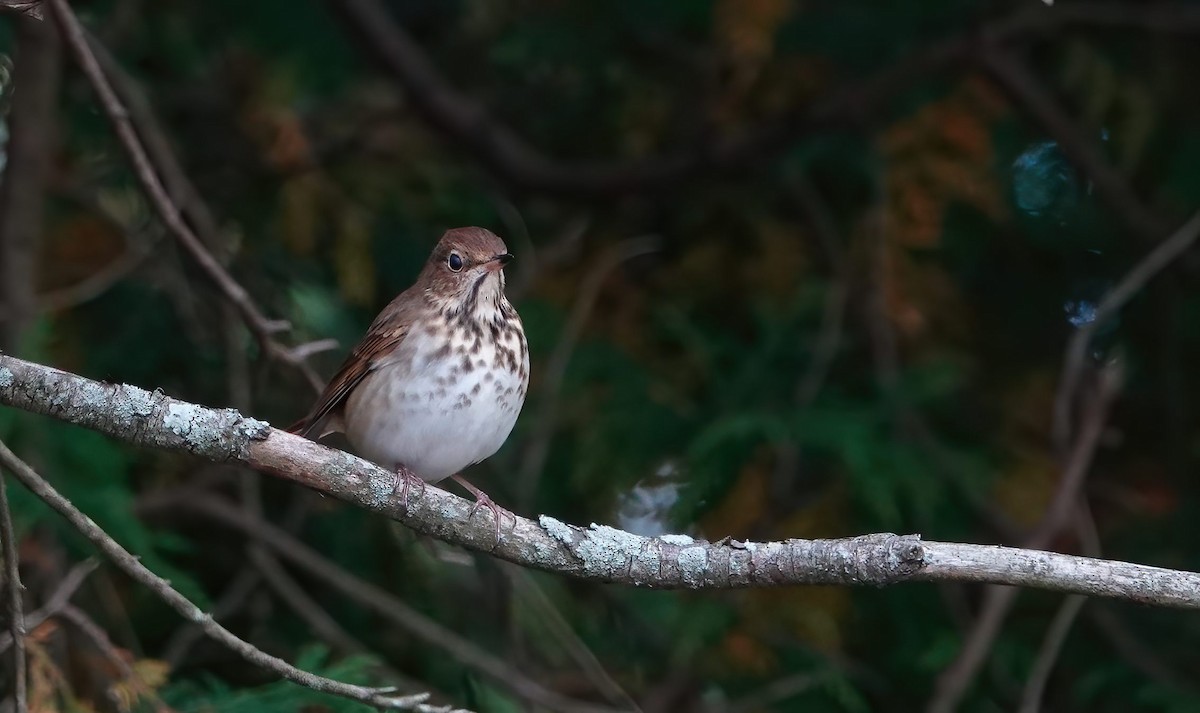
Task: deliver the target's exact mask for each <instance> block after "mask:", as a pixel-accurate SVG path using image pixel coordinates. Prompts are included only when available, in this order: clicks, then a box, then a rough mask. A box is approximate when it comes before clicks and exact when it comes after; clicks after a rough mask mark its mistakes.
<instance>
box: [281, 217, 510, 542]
mask: <svg viewBox="0 0 1200 713" xmlns="http://www.w3.org/2000/svg"><path fill="white" fill-rule="evenodd" d="M512 258H513V256H512V255H511V254H509V252H508V248H507V247H506V246H505V245H504V241H502V240H501V239H500V238H499V237H497V236H496V235H495V234H493V233H491V232H490V231H487V230H484V229H483V228H456V229H454V230H449V231H447V232H446V233H445V235H443V236H442V239H441V240H439V241H438V244H437V247H435V248H434V249H433V254H432V255H430V256H429V261H428V262H426V263H425V268H424V269H423V270H422V271H421V274H420V275H419V276H418V277H417V281H416V283H415V284H414V285H413V286H412V287H410V288H408V289H407V290H405V291H404V292H401V293H400V295H399V296H398V297H396V299H394V300H392V302H391V304H389V305H388V306H387V307H385V308H384V309H383V311H382V312H380V313H379V316H378V317H376V318H375V321H374V322H372V323H371V326H370V328H369V329H368V330H367V334H366V336H365V337H363V339H362V341H361V342H359V343H358V345H357V346H355V347H354V349H353V350H352V351H351V352H350V356H349V357H347V359H346V361H345V363H343V364H342V367H341V368H340V369H339V370H338V372H337V374H335V375H334V377H333V379H331V380H330V381H329V384H328V385H327V386H326V387H325V391H324V392H323V393H322V394H321V396H320V398H318V399H317V403H316V406H314V407H313V409H312V411H310V412H309V414H308V415H307V416H306V417H304V418H303V419H302V420H300V421H299V422H297V423H296V424H294V425H293V426H292V427H291V428H290V429H289V430H290V431H292V432H293V433H299V434H301V435H303V436H310V435H312V434H316V435H317V437H321V436H325V435H327V434H329V433H335V432H342V433H345V434H346V438H347V439H348V440H349V441H350V444H351V446H353V447H354V449H355V450H356V451H357V452H358V453H359V454H360V455H362V456H363V457H364V458H367V459H369V460H372V461H374V462H376V463H378V464H380V465H382V466H383V467H385V468H389V469H394V470H395V472H396V476H397V487H398V488H401V489H402V492H403V498H404V501H405V507H407V505H408V490H409V486H410V484H414V483H416V484H420V486H421V487H424V483H426V482H428V483H436V482H438V481H440V480H443V479H445V478H447V477H450V478H453V479H454V480H455V481H457V482H458V483H460V484H461V485H462V486H463V487H464V488H466V489H467V490H469V491H470V492H471V493H472V494H473V495H474V496H475V506H474V507H473V508H472V509H471V514H472V515H474V514H475V511H476V510H478V509H479V507H480V506H481V505H482V506H484V507H487V508H488V509H490V510H491V511H492V514H493V516H494V517H495V522H496V540H497V542H498V541H499V540H500V521H501V516H502V515H507V516H509V517H513V515H512V513H509V512H507V511H506V510H504V509H503V508H501V507H500V506H498V505H496V503H495V502H493V501H492V499H491V498H490V497H488V496H487V495H486V494H485V493H483V491H481V490H479V489H478V488H476V487H475V486H473V485H471V484H470V483H468V482H467V481H466V480H465V479H464V478H463V477H462V476H461V475H460V474H459V471H461V470H462V469H463V468H466V467H467V466H470V465H473V464H475V463H478V462H480V461H482V460H483V459H485V458H488V457H489V456H491V455H492V454H493V453H495V452H496V451H497V450H499V449H500V446H501V445H503V444H504V441H505V440H506V439H507V438H508V434H509V433H510V432H511V431H512V428H513V425H514V424H515V423H516V421H517V414H519V413H520V412H521V406H522V404H524V402H525V391H526V388H527V387H528V385H529V349H528V346H527V345H526V342H525V330H524V328H523V327H522V326H521V318H520V317H518V316H517V311H516V310H515V309H513V306H512V304H510V303H509V301H508V299H507V298H505V296H504V272H503V268H504V266H505V265H507V264H508V262H509V261H510V260H512Z"/></svg>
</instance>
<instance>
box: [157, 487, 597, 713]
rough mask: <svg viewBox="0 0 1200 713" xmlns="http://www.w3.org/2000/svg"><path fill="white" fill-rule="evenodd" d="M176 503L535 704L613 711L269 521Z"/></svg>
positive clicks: (208, 504) (207, 500) (209, 505)
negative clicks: (514, 662) (558, 688)
mask: <svg viewBox="0 0 1200 713" xmlns="http://www.w3.org/2000/svg"><path fill="white" fill-rule="evenodd" d="M178 505H179V506H181V507H183V508H185V509H188V510H192V511H195V512H197V513H200V514H202V515H204V516H206V517H209V518H211V519H213V520H216V521H217V522H220V523H221V524H223V525H225V526H227V527H232V528H234V529H237V530H239V531H241V532H242V533H243V534H245V535H246V536H247V537H249V538H251V539H252V540H253V541H255V542H257V543H260V544H262V545H264V546H266V547H269V548H270V549H271V550H272V551H273V552H275V553H276V554H278V555H279V556H280V557H282V558H284V559H285V560H288V561H289V562H291V563H292V564H293V565H295V566H297V567H299V568H301V569H303V570H305V571H307V572H308V573H309V574H310V575H312V576H313V577H314V578H315V579H316V580H317V581H320V582H323V583H325V584H326V585H327V586H329V587H332V588H333V589H336V590H337V591H339V592H341V593H342V594H343V595H345V596H346V597H348V598H350V599H352V600H354V601H356V602H358V603H359V604H361V605H363V606H365V607H367V608H368V609H370V610H372V611H374V612H376V613H377V614H379V615H380V616H383V617H385V618H387V619H388V620H390V621H391V622H392V623H393V624H395V625H396V626H398V627H400V628H401V629H403V630H405V631H407V632H408V633H409V634H411V635H412V636H415V637H417V638H419V639H421V640H423V641H425V642H426V643H428V644H431V645H433V646H436V647H438V648H439V649H441V650H443V651H445V652H446V653H447V654H449V655H450V656H453V657H454V658H455V659H456V660H458V661H460V662H462V663H463V664H464V665H465V666H468V667H470V668H471V669H473V670H475V671H478V672H479V673H481V674H483V675H485V676H487V677H488V678H489V679H491V680H493V681H494V682H496V683H497V684H499V685H501V686H503V687H504V688H506V689H508V690H509V691H511V692H512V693H514V694H515V695H517V696H519V697H521V698H522V699H524V700H527V701H529V702H531V703H533V704H535V705H538V706H542V707H544V708H548V709H550V710H555V711H561V712H562V713H613V710H612V709H611V708H605V707H603V706H596V705H592V704H588V703H583V702H580V701H574V700H571V699H569V698H566V697H565V696H562V695H560V694H558V693H555V692H554V691H551V690H549V689H547V688H546V687H544V686H542V684H540V683H538V682H537V681H535V680H533V679H531V678H529V677H527V676H525V674H523V673H521V672H520V671H518V670H517V669H515V668H513V667H512V666H509V665H508V664H507V663H506V662H505V661H503V660H502V659H500V658H498V657H496V656H494V655H492V654H491V653H489V652H487V651H486V650H484V649H482V648H480V647H479V646H477V645H476V644H474V643H473V642H471V641H469V640H467V639H465V638H463V637H462V636H460V635H458V634H456V633H455V632H453V631H451V630H449V629H447V628H445V627H444V626H442V625H441V624H438V623H437V622H435V621H433V620H431V619H429V618H428V617H426V616H425V615H423V614H421V613H420V612H418V611H417V610H415V609H413V608H412V607H410V606H408V605H407V604H405V603H404V602H403V601H401V600H400V599H398V598H397V597H395V596H393V595H392V594H390V593H388V592H386V591H384V590H383V589H380V588H379V587H377V586H375V585H374V584H371V583H370V582H367V581H365V580H363V579H360V578H358V577H357V576H355V575H354V574H353V573H351V572H349V571H347V570H345V569H342V568H341V567H339V566H338V565H337V564H335V563H334V562H332V561H330V560H329V559H328V558H326V557H324V556H322V555H321V554H319V553H318V552H316V551H315V550H313V549H311V548H309V547H308V546H307V545H305V544H304V543H302V542H300V541H299V540H297V539H296V538H294V537H292V536H291V535H289V534H287V533H286V532H284V531H283V530H281V529H280V528H278V527H276V526H274V525H272V524H271V523H269V522H266V521H264V520H261V519H259V518H257V517H255V516H253V515H251V514H250V513H248V512H246V511H244V510H242V509H240V508H237V507H235V506H232V505H229V504H226V503H225V502H223V501H222V500H220V499H218V498H214V497H211V496H209V497H199V498H190V499H188V500H186V501H181V502H179V503H178Z"/></svg>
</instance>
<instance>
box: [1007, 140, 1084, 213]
mask: <svg viewBox="0 0 1200 713" xmlns="http://www.w3.org/2000/svg"><path fill="white" fill-rule="evenodd" d="M1012 172H1013V175H1012V182H1013V199H1014V200H1015V201H1016V204H1017V209H1018V210H1020V211H1021V212H1023V213H1025V214H1026V215H1029V216H1033V217H1048V218H1053V219H1055V220H1059V221H1062V220H1064V219H1065V218H1066V217H1067V216H1068V215H1069V214H1070V213H1071V212H1072V211H1074V210H1075V207H1076V206H1077V205H1078V203H1079V179H1078V178H1077V176H1076V175H1075V169H1074V167H1072V166H1071V164H1070V162H1069V161H1067V158H1066V156H1064V155H1063V153H1062V151H1060V150H1059V148H1058V143H1057V142H1055V141H1043V142H1041V143H1037V144H1034V145H1033V146H1031V147H1030V148H1028V149H1026V150H1025V152H1024V153H1022V154H1021V155H1020V156H1018V157H1017V158H1016V160H1015V161H1013V166H1012Z"/></svg>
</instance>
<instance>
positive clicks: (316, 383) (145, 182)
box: [46, 0, 323, 391]
mask: <svg viewBox="0 0 1200 713" xmlns="http://www.w3.org/2000/svg"><path fill="white" fill-rule="evenodd" d="M46 1H47V3H48V4H49V5H50V8H51V11H52V14H53V16H54V20H55V22H56V23H57V24H58V26H59V28H60V29H61V30H62V34H63V37H64V38H65V40H66V43H67V46H68V47H69V48H70V50H71V54H72V55H73V56H74V58H75V61H76V63H77V64H78V65H79V68H80V69H81V70H82V71H83V73H84V75H85V76H86V77H87V79H88V81H89V82H90V83H91V85H92V88H93V89H94V90H95V92H96V94H97V96H98V97H99V99H100V105H101V106H102V107H103V109H104V113H105V114H106V115H107V116H108V119H109V122H110V123H112V126H113V131H114V132H115V133H116V134H117V139H118V140H119V141H120V143H121V146H122V148H123V149H124V150H125V153H126V155H127V156H128V157H129V162H130V163H131V164H132V165H133V172H134V175H135V176H137V179H138V182H139V183H140V184H141V185H142V189H143V190H144V191H145V192H146V195H147V196H148V197H149V198H150V203H151V204H152V205H153V206H154V209H155V211H156V212H157V213H158V215H159V218H160V219H161V220H162V221H163V223H164V224H165V225H166V226H167V229H168V230H169V231H170V232H171V234H172V235H173V236H174V237H175V239H176V240H177V241H178V242H179V244H180V245H182V246H183V248H184V250H186V251H187V252H188V254H189V255H191V257H192V259H193V260H194V261H195V262H196V264H197V265H199V266H200V268H201V269H202V270H203V271H204V273H205V274H206V275H207V276H208V277H209V279H210V280H212V282H213V284H215V285H216V286H217V289H218V290H220V292H221V294H222V295H224V297H225V299H227V300H229V301H230V302H231V303H232V304H233V305H234V306H235V307H236V308H237V310H238V313H239V314H240V315H241V317H242V319H243V321H245V323H246V325H247V326H248V327H249V328H250V331H251V332H252V333H253V334H254V336H255V337H256V338H257V339H258V341H259V343H260V344H261V345H262V348H263V351H265V352H266V353H267V355H268V356H270V357H271V358H273V359H278V360H279V361H281V362H283V363H286V364H288V365H290V366H293V367H295V368H297V369H299V370H300V371H301V373H303V374H304V376H305V377H306V378H307V379H308V381H309V382H310V383H311V384H312V386H313V388H314V389H316V390H318V391H319V390H320V389H321V387H322V386H323V384H322V382H321V380H320V378H318V377H317V375H316V373H315V372H313V370H312V369H311V368H310V367H308V365H307V364H306V363H304V362H303V361H302V360H299V359H298V358H297V355H296V354H294V353H293V352H292V351H290V350H288V349H286V348H285V347H283V346H282V345H281V344H279V343H278V342H277V341H276V340H275V339H274V337H273V335H275V334H277V333H278V332H281V331H284V330H287V329H289V328H290V325H288V323H287V322H285V321H281V320H273V319H269V318H268V317H267V316H266V315H264V314H263V313H262V311H261V310H260V309H259V308H258V306H257V305H256V304H255V303H254V301H253V300H252V299H251V297H250V294H249V293H248V292H247V291H246V289H245V288H243V287H242V286H241V285H240V284H238V282H237V281H236V280H234V279H233V277H232V276H231V275H230V274H229V272H228V271H227V270H226V269H225V267H224V266H223V265H222V264H221V262H220V261H219V260H217V258H216V257H214V256H213V255H212V253H210V252H209V251H208V249H207V248H206V247H205V246H204V243H203V242H202V241H201V240H200V238H199V237H198V236H197V235H196V233H195V232H194V231H193V230H192V229H191V227H189V226H188V224H187V221H185V220H184V219H183V215H182V214H181V213H180V211H179V208H178V207H177V206H176V205H175V203H174V202H173V201H172V200H171V196H170V195H169V194H168V192H167V189H166V188H165V187H164V185H163V182H162V179H161V178H160V176H159V172H158V171H157V170H156V169H155V166H154V164H153V163H152V162H151V160H150V156H149V155H148V154H147V152H146V148H145V145H144V144H143V141H142V139H141V138H139V136H138V133H137V130H136V129H135V128H134V125H133V122H132V121H131V119H130V114H129V111H128V109H126V107H125V105H124V104H123V103H122V102H121V100H120V98H119V97H118V96H117V94H116V92H115V91H114V90H113V87H112V84H111V83H110V82H109V80H108V77H107V76H106V75H105V73H104V70H103V69H102V68H101V67H100V63H99V61H98V60H97V59H96V55H95V53H93V52H92V48H91V46H90V45H89V44H88V40H87V37H86V36H85V35H84V30H83V26H82V25H80V24H79V18H77V17H75V14H74V13H73V12H71V6H70V5H69V4H68V2H67V0H46ZM180 190H182V189H180Z"/></svg>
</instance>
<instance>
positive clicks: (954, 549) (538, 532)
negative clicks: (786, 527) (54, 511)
mask: <svg viewBox="0 0 1200 713" xmlns="http://www.w3.org/2000/svg"><path fill="white" fill-rule="evenodd" d="M0 403H3V404H7V405H10V406H16V407H17V408H22V409H25V410H27V411H32V412H35V413H41V414H45V415H51V416H54V417H55V418H58V419H61V420H63V421H67V422H69V423H73V424H76V425H79V426H83V427H85V428H91V429H93V430H97V431H100V432H101V433H105V434H108V435H110V436H113V437H115V438H118V439H120V440H122V441H124V442H126V443H130V444H134V445H139V446H143V447H148V448H155V449H160V450H169V451H173V452H177V453H189V454H192V455H194V456H199V457H201V458H206V459H209V460H213V461H219V462H225V463H241V464H244V465H248V466H250V467H252V468H254V469H256V470H259V471H261V472H263V473H267V474H269V475H274V476H276V477H280V478H285V479H288V480H292V481H294V482H297V483H300V484H302V485H306V486H308V487H310V488H313V489H316V490H319V491H321V492H323V493H325V494H327V495H331V496H333V497H336V498H339V499H341V500H344V501H346V502H349V503H351V504H353V505H356V506H358V507H360V508H363V509H365V510H370V511H372V512H377V513H380V514H382V515H385V516H387V517H390V518H392V519H394V520H397V521H399V522H401V523H403V524H405V525H407V526H408V527H410V528H412V529H414V530H416V531H417V532H421V533H423V534H426V535H430V536H431V537H435V538H437V539H440V540H444V541H446V542H450V543H453V544H458V545H461V546H463V547H467V548H469V549H472V550H476V551H479V552H486V553H490V554H492V555H494V556H496V557H499V558H501V559H505V560H508V561H510V562H514V563H516V564H520V565H523V566H526V567H532V568H535V569H542V570H546V571H549V572H555V573H558V574H563V575H568V576H573V577H578V578H581V579H589V580H594V581H601V582H619V583H624V584H634V585H638V586H645V587H655V588H661V589H672V588H673V589H729V588H745V587H769V586H780V585H788V584H835V585H856V586H862V585H872V586H884V585H889V584H896V583H900V582H906V581H966V582H979V583H989V584H1010V585H1018V586H1025V587H1037V588H1039V589H1047V590H1051V591H1058V592H1067V593H1073V594H1088V595H1092V596H1105V597H1116V598H1123V599H1130V600H1133V601H1139V602H1144V603H1150V604H1158V605H1161V606H1175V607H1185V608H1200V574H1197V573H1193V572H1186V571H1180V570H1170V569H1163V568H1159V567H1151V566H1147V565H1139V564H1131V563H1126V562H1116V561H1111V560H1101V559H1094V558H1090V557H1076V556H1071V555H1062V554H1057V553H1052V552H1044V551H1039V550H1022V549H1015V548H1008V547H997V546H984V545H968V544H959V543H950V542H934V541H926V540H922V539H921V538H920V537H919V536H917V535H894V534H890V533H881V534H872V535H860V536H858V537H848V538H843V539H837V540H798V539H792V540H784V541H781V542H742V541H738V540H721V541H718V542H706V541H703V540H694V539H692V538H690V537H687V536H685V535H664V536H662V537H641V536H638V535H634V534H632V533H629V532H624V531H622V530H618V529H616V528H612V527H607V526H604V525H595V524H593V525H591V526H590V527H586V528H585V527H578V526H574V525H569V524H567V523H564V522H562V521H560V520H556V519H555V518H553V517H550V516H547V515H542V516H540V517H539V518H538V519H537V521H536V522H535V521H533V520H529V519H526V518H521V517H517V518H515V522H514V523H513V525H512V526H511V527H509V528H507V529H506V531H504V532H503V533H502V535H501V537H500V538H499V539H498V540H497V538H496V535H495V527H494V524H493V523H492V521H491V517H490V511H488V510H480V511H478V512H476V513H473V512H472V504H471V503H470V502H468V501H466V500H464V499H463V498H460V497H457V496H455V495H451V494H450V493H447V492H446V491H444V490H441V489H439V488H437V487H434V486H429V487H426V488H425V489H424V491H423V492H421V493H419V494H417V495H412V494H409V498H408V500H409V502H408V506H407V507H405V503H404V502H403V498H402V497H401V496H400V494H399V493H397V492H396V488H395V477H394V475H393V474H392V473H391V472H390V471H388V470H385V469H384V468H381V467H379V466H377V465H374V464H372V463H369V462H367V461H365V460H362V459H361V458H357V457H355V456H352V455H350V454H349V453H345V452H343V451H338V450H334V449H332V448H327V447H325V446H322V445H320V444H318V443H313V442H312V441H308V440H306V439H303V438H300V437H299V436H296V435H293V434H290V433H287V432H284V431H280V430H277V429H273V428H271V427H270V425H269V424H267V423H264V422H262V421H258V420H255V419H250V418H246V417H243V416H242V415H241V414H239V413H238V412H237V411H235V410H233V409H223V410H216V409H209V408H205V407H203V406H198V405H195V404H191V403H188V402H186V401H180V400H178V399H173V398H170V397H168V396H166V395H165V394H163V393H162V392H161V391H159V392H154V393H151V392H148V391H145V390H144V389H139V388H137V387H135V386H128V385H119V384H103V383H99V382H96V381H92V380H90V379H85V378H83V377H81V376H76V375H74V374H69V373H67V372H63V371H59V370H57V369H52V368H50V367H45V366H41V365H39V364H34V363H32V362H27V361H23V360H21V359H17V358H15V357H11V356H7V355H0ZM68 506H69V504H68ZM75 512H77V511H75ZM475 515H480V517H475ZM85 524H88V525H89V526H91V527H94V525H90V523H85ZM121 552H124V550H121ZM126 554H127V553H126ZM138 566H139V567H140V565H138ZM151 576H153V575H151ZM156 581H160V580H157V578H156ZM184 601H185V603H186V600H184ZM184 611H185V612H186V613H187V614H188V615H189V616H191V615H194V613H195V607H194V606H193V605H191V604H190V603H186V606H185V607H184ZM205 619H206V620H207V617H206V618H205ZM220 631H224V629H221V630H220ZM226 633H228V632H226Z"/></svg>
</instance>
